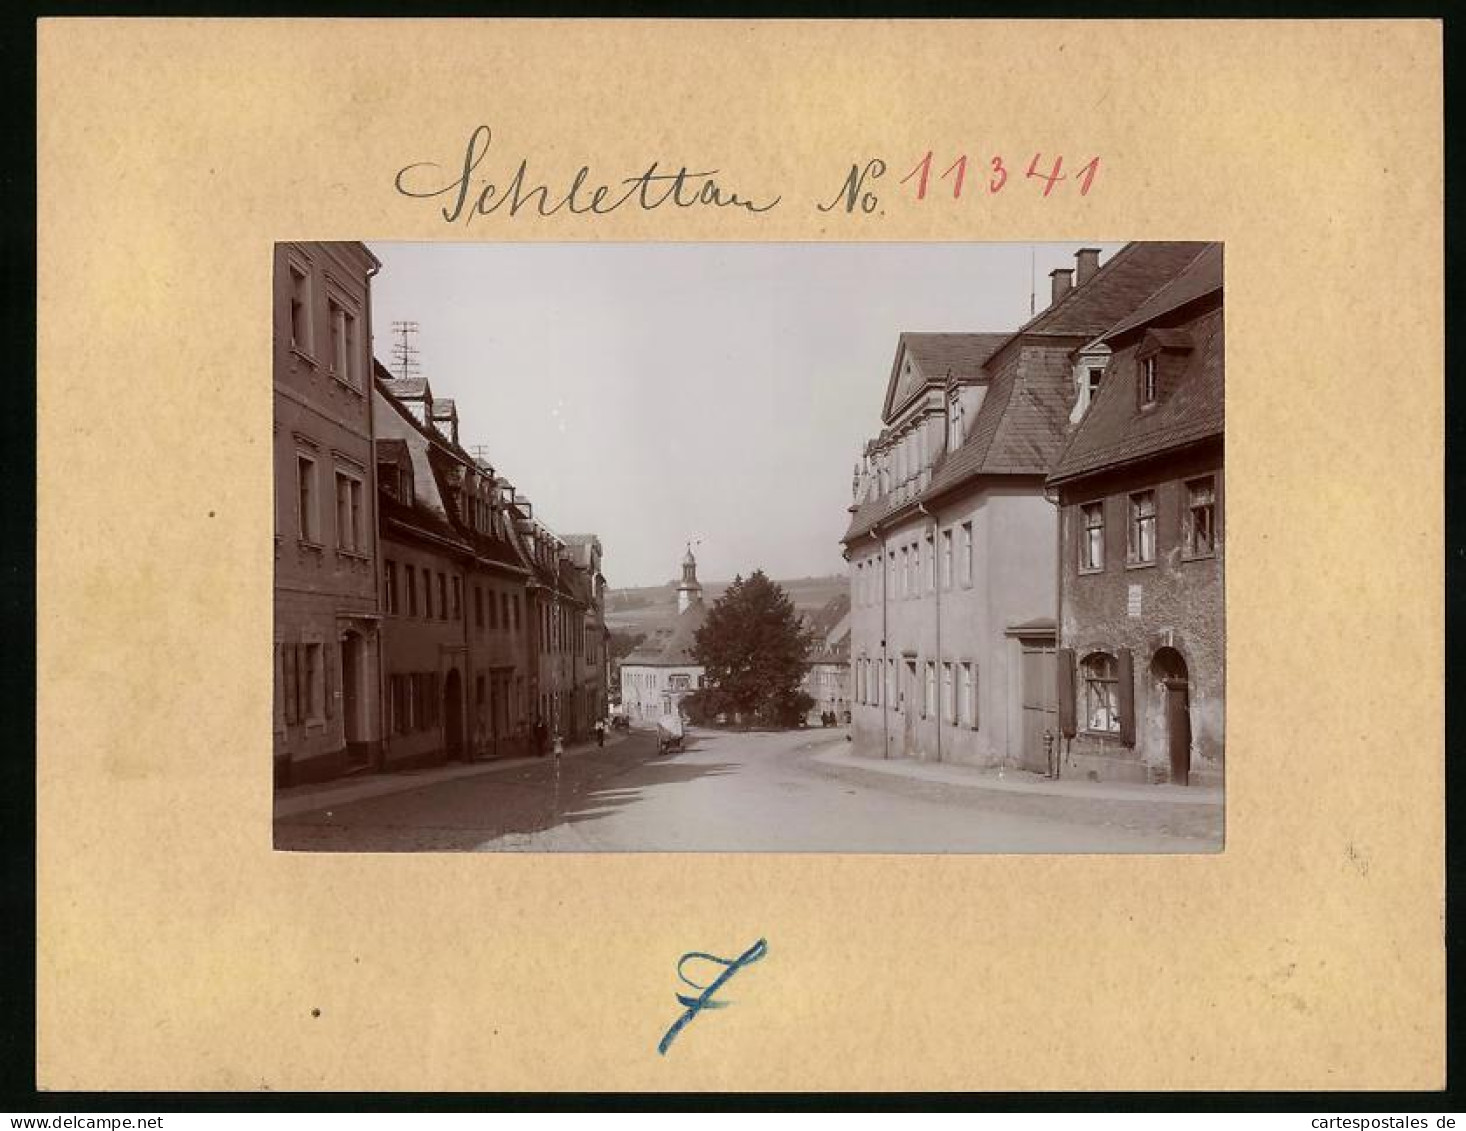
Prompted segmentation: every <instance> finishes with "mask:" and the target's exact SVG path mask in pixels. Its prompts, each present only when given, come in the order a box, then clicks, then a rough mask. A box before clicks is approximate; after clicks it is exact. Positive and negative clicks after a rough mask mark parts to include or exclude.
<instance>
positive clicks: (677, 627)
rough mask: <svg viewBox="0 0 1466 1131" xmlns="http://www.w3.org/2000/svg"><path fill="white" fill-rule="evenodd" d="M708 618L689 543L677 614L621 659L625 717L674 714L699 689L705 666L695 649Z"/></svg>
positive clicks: (647, 720)
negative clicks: (698, 658)
mask: <svg viewBox="0 0 1466 1131" xmlns="http://www.w3.org/2000/svg"><path fill="white" fill-rule="evenodd" d="M706 619H707V606H706V605H705V604H704V603H703V593H702V583H701V582H700V581H698V579H697V558H696V557H694V556H693V553H692V547H691V546H689V547H687V553H686V554H685V555H683V558H682V577H681V580H680V581H679V582H678V583H677V618H676V620H674V621H673V622H672V623H671V624H670V625H668V626H667V627H665V628H662V629H659V630H657V631H656V632H654V633H653V634H652V635H651V636H649V637H648V638H647V639H646V640H644V641H642V642H641V644H639V645H638V646H637V647H636V648H635V649H634V650H633V651H632V652H631V653H630V654H629V655H628V656H626V657H625V658H624V659H623V660H622V661H621V666H620V681H621V707H622V710H623V711H624V712H625V713H626V717H627V719H628V721H631V722H638V723H652V722H655V721H656V720H657V719H659V718H661V717H662V716H663V715H672V714H676V713H677V712H678V710H679V707H680V704H681V702H682V700H683V699H684V698H686V697H687V696H688V695H690V694H692V693H693V692H694V691H698V690H700V689H701V688H702V686H703V682H704V668H703V666H702V665H701V664H699V663H698V662H697V659H696V657H695V656H694V655H693V649H694V648H695V646H696V644H697V630H698V629H700V628H701V627H702V625H703V622H704V621H705V620H706Z"/></svg>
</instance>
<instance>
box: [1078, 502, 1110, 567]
mask: <svg viewBox="0 0 1466 1131" xmlns="http://www.w3.org/2000/svg"><path fill="white" fill-rule="evenodd" d="M1079 525H1080V527H1081V530H1080V533H1079V568H1080V569H1081V570H1101V569H1104V568H1105V504H1104V503H1103V502H1097V503H1085V504H1084V505H1083V506H1082V507H1080V508H1079Z"/></svg>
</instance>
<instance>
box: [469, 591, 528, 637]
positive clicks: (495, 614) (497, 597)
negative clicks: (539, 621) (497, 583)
mask: <svg viewBox="0 0 1466 1131" xmlns="http://www.w3.org/2000/svg"><path fill="white" fill-rule="evenodd" d="M485 608H487V609H488V618H487V621H486V620H485V617H484V609H485ZM473 623H474V627H475V628H484V627H486V626H487V627H488V628H489V629H490V630H491V631H493V630H498V629H503V630H504V631H505V632H518V631H519V594H518V593H496V592H495V591H494V590H492V589H490V590H489V598H488V600H487V601H485V600H484V590H483V587H482V586H479V585H475V586H474V587H473Z"/></svg>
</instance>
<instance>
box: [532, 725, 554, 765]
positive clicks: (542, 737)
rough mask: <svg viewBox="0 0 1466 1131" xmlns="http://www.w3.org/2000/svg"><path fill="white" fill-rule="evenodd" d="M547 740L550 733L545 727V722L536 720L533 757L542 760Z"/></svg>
mask: <svg viewBox="0 0 1466 1131" xmlns="http://www.w3.org/2000/svg"><path fill="white" fill-rule="evenodd" d="M549 738H550V731H549V728H548V727H546V726H545V720H544V719H536V720H535V724H534V752H535V757H537V758H543V757H544V756H545V746H546V744H547V743H548V742H549Z"/></svg>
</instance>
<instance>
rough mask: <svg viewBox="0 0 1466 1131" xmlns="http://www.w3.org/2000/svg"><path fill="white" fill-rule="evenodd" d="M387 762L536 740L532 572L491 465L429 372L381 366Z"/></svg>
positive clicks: (476, 753) (511, 750) (454, 755)
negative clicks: (405, 372) (530, 723)
mask: <svg viewBox="0 0 1466 1131" xmlns="http://www.w3.org/2000/svg"><path fill="white" fill-rule="evenodd" d="M374 408H375V411H376V429H377V436H378V439H377V473H378V483H379V486H380V490H381V504H380V505H381V514H382V559H383V561H382V589H383V602H382V605H383V609H382V611H383V656H384V662H385V667H386V672H387V675H386V694H385V696H384V704H385V708H386V711H385V713H386V731H387V736H388V738H387V756H386V758H385V759H384V762H385V764H386V765H387V767H388V768H392V769H397V768H402V767H404V766H409V765H421V764H425V763H434V762H439V761H443V760H446V759H463V760H471V759H476V758H492V757H509V756H514V755H518V754H523V753H527V752H528V750H529V747H530V737H529V731H528V727H527V725H526V722H525V712H524V709H523V706H522V699H523V696H524V694H525V679H524V672H523V670H522V667H523V665H522V663H521V662H520V659H521V656H522V655H523V649H522V647H521V641H520V637H522V636H523V635H524V632H523V627H522V620H523V618H522V614H521V616H520V617H519V618H518V623H519V624H520V628H518V629H516V627H515V625H516V617H515V612H516V609H517V608H521V607H522V601H523V590H524V581H525V577H526V573H527V571H526V570H525V569H524V567H523V565H522V564H521V563H520V561H519V558H518V555H517V553H516V552H515V550H514V547H513V545H512V543H511V541H510V540H509V538H508V535H507V531H506V528H505V520H504V516H503V514H502V512H501V509H500V507H499V505H498V491H497V479H496V476H495V474H494V469H493V468H492V467H491V466H490V465H488V464H487V462H486V461H484V460H482V459H477V458H475V457H472V456H470V455H469V454H468V453H467V452H466V451H465V450H464V449H463V448H462V447H461V446H460V445H459V443H458V439H457V437H458V419H457V409H456V406H455V405H454V404H453V402H452V401H446V400H437V399H435V398H434V397H433V395H432V390H431V388H430V386H429V385H428V382H427V381H426V379H424V378H412V379H410V380H397V379H394V378H392V377H391V376H390V375H389V374H388V373H387V372H386V371H385V370H384V369H381V368H380V367H379V368H378V371H377V388H376V393H375V402H374Z"/></svg>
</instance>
